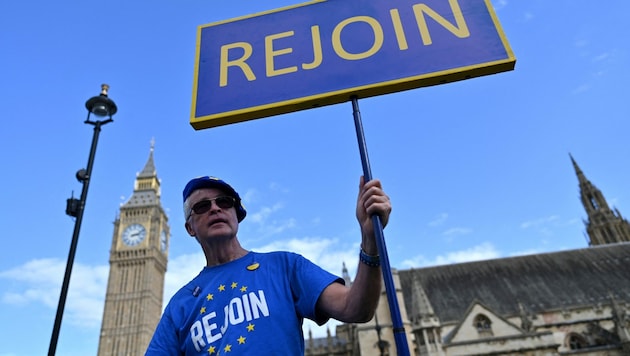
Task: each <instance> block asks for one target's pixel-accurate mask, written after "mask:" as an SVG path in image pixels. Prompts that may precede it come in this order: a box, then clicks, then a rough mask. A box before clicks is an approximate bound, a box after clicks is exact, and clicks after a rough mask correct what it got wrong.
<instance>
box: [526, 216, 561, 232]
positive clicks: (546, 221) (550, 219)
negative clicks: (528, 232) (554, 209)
mask: <svg viewBox="0 0 630 356" xmlns="http://www.w3.org/2000/svg"><path fill="white" fill-rule="evenodd" d="M557 220H558V216H557V215H551V216H548V217H545V218H540V219H536V220H529V221H525V222H522V223H521V228H522V229H528V228H530V227H541V226H543V225H547V224H549V223H551V222H554V221H557Z"/></svg>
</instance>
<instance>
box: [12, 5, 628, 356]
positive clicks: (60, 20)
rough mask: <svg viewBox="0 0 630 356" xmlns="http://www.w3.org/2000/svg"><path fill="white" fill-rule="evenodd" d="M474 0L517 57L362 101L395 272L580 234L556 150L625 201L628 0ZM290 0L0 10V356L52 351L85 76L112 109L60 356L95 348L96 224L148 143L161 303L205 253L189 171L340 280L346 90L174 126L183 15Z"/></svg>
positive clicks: (544, 248)
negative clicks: (323, 101)
mask: <svg viewBox="0 0 630 356" xmlns="http://www.w3.org/2000/svg"><path fill="white" fill-rule="evenodd" d="M334 1H340V0H334ZM492 3H493V5H494V7H495V9H496V12H497V16H498V18H499V20H500V22H501V25H502V27H503V30H504V32H505V34H506V36H507V38H508V41H509V43H510V45H511V47H512V50H513V51H514V54H515V56H516V58H517V63H516V68H515V70H514V71H511V72H506V73H500V74H496V75H491V76H486V77H481V78H474V79H471V80H467V81H462V82H457V83H451V84H446V85H440V86H434V87H429V88H421V89H415V90H410V91H406V92H401V93H395V94H390V95H385V96H379V97H374V98H369V99H363V100H361V101H360V102H359V105H360V109H361V114H362V117H363V126H364V131H365V136H366V141H367V146H368V151H369V156H370V162H371V165H372V173H373V175H374V176H375V177H377V178H379V179H381V180H382V181H383V185H384V187H385V189H386V191H387V193H388V194H389V195H390V197H391V199H392V204H393V213H392V216H391V220H390V224H389V226H388V227H387V228H386V229H385V238H386V240H387V247H388V252H389V257H390V263H391V265H392V267H394V268H398V269H407V268H411V267H423V266H431V265H436V264H447V263H456V262H462V261H470V260H479V259H489V258H499V257H506V256H512V255H519V254H529V253H542V252H549V251H557V250H564V249H576V248H584V247H586V246H587V242H586V239H585V233H584V231H585V229H584V225H583V222H582V219H584V218H585V217H586V216H585V212H584V210H583V208H582V206H581V203H580V201H579V199H578V197H579V196H578V186H577V178H576V176H575V173H574V171H573V167H572V166H571V162H570V159H569V153H571V154H572V155H573V157H574V158H575V159H576V160H577V162H578V164H579V165H580V167H581V168H582V170H583V171H584V173H585V174H586V176H587V177H588V178H589V179H590V180H591V181H592V182H593V183H594V184H595V185H596V186H597V187H598V188H600V189H601V190H602V192H603V193H604V195H605V197H606V198H607V200H608V202H609V204H611V205H612V206H615V207H617V208H618V209H619V210H620V211H621V213H622V214H624V216H628V215H630V190H629V189H628V187H627V182H628V179H629V178H630V168H629V167H628V164H627V158H628V157H629V156H630V145H628V144H627V140H628V132H630V124H629V123H628V118H629V116H630V109H629V105H628V99H627V89H624V88H626V87H627V84H628V83H629V82H630V74H629V71H628V69H627V67H628V63H629V62H630V61H629V56H630V42H629V41H628V40H627V39H628V38H630V29H629V28H628V27H627V26H623V25H622V24H624V23H626V22H627V19H626V18H625V17H626V14H627V13H628V12H630V5H629V4H628V3H627V2H624V1H619V0H613V1H609V2H606V3H605V4H603V3H602V4H594V3H593V2H587V1H584V0H573V1H569V0H559V1H552V2H549V1H543V0H531V1H513V0H502V1H496V0H494V1H492ZM292 4H294V2H292V1H289V0H273V1H243V0H233V1H229V2H222V1H208V0H206V1H201V0H188V1H164V0H157V1H152V2H150V3H149V2H133V1H132V2H130V1H121V0H111V1H107V2H96V1H64V2H50V1H40V0H24V1H11V2H8V1H5V2H3V3H2V5H0V48H2V52H1V55H0V103H1V108H2V111H1V115H2V128H1V129H0V165H1V167H2V171H3V174H2V177H1V178H0V182H1V184H0V197H1V198H2V205H1V209H2V210H1V213H0V219H1V220H0V221H1V222H2V228H3V229H4V237H3V239H2V241H3V243H4V247H3V248H2V249H0V315H2V317H0V335H2V336H0V355H2V356H7V355H41V354H45V353H46V351H47V350H48V345H49V342H50V335H51V332H52V327H53V322H54V318H55V312H56V307H57V302H58V299H59V289H60V287H61V282H62V280H63V272H64V269H65V265H66V259H67V256H68V249H69V246H70V240H71V237H72V231H73V228H74V222H73V220H72V219H71V218H70V217H68V216H66V215H65V203H66V199H68V198H69V197H70V196H71V194H72V193H73V192H74V195H75V196H78V195H79V194H80V191H81V185H80V184H79V183H78V182H77V181H76V179H75V178H74V174H75V172H76V171H77V170H78V169H80V168H83V167H85V165H86V163H87V159H88V153H89V148H90V143H91V139H92V133H93V130H92V126H89V125H85V124H84V123H83V121H84V120H85V117H86V110H85V107H84V103H85V101H86V100H87V99H88V98H90V97H91V96H94V95H97V94H98V92H99V90H100V85H101V83H108V84H110V86H111V89H110V97H111V98H112V99H113V100H115V102H116V103H117V105H118V109H119V111H118V113H117V114H116V116H115V117H114V122H113V123H111V124H108V125H106V126H104V127H103V130H102V132H101V135H100V140H99V143H98V150H97V153H96V158H95V165H94V171H93V177H92V181H91V183H90V191H89V194H88V199H87V205H86V211H85V215H84V218H83V224H82V228H81V234H80V239H79V244H78V249H77V253H76V260H75V264H74V269H73V273H72V279H71V283H70V291H69V294H68V300H67V304H66V310H65V314H64V318H63V324H62V327H61V333H60V337H59V344H58V347H57V354H58V355H92V354H96V350H97V346H98V335H99V330H100V320H101V317H102V312H103V300H104V297H105V288H106V283H107V274H108V269H109V263H108V259H109V249H110V245H111V239H112V234H113V225H112V222H113V221H114V219H115V218H116V214H117V212H118V208H119V206H120V204H122V203H124V202H125V201H126V199H128V198H129V196H130V195H131V193H132V191H133V183H134V179H135V176H136V173H137V172H139V171H140V170H141V169H142V168H143V166H144V164H145V163H146V161H147V158H148V156H149V150H150V147H151V140H152V139H154V140H155V151H154V158H155V165H156V168H157V172H158V176H159V178H160V179H161V180H162V205H163V206H164V207H165V209H166V210H167V212H168V214H169V218H170V220H169V223H170V226H171V232H172V237H171V246H170V260H169V266H168V272H167V276H166V291H165V298H168V297H170V295H171V294H172V293H173V292H174V291H175V290H176V289H177V288H178V287H179V286H181V285H182V284H183V283H184V282H185V281H187V280H188V279H190V278H192V277H193V276H194V275H195V274H196V273H197V272H198V271H199V270H200V269H201V268H202V266H203V264H204V259H203V256H202V255H201V252H200V250H199V247H198V245H197V244H196V242H195V241H194V240H193V239H192V238H190V237H189V236H188V235H187V234H186V232H185V230H184V228H183V224H184V221H183V216H182V212H181V203H182V202H181V189H182V188H183V186H184V185H185V183H186V182H187V181H188V180H189V179H190V178H191V177H194V176H199V175H206V174H210V175H215V176H219V177H222V178H224V179H225V180H227V181H228V182H230V183H231V184H232V185H233V186H234V187H235V188H236V189H237V190H238V191H239V192H240V193H241V195H243V196H244V198H245V204H246V207H247V209H248V217H247V218H246V219H245V220H244V221H243V223H242V224H241V227H240V232H239V238H240V239H241V241H242V243H243V245H244V246H245V247H246V248H248V249H252V250H258V251H267V250H273V249H286V250H291V251H296V252H300V253H303V254H304V255H305V256H307V257H308V258H310V259H312V260H313V261H315V262H317V263H318V264H320V265H322V266H323V267H324V268H326V269H328V270H330V271H332V272H334V273H340V270H341V262H342V261H345V262H346V264H347V265H348V268H349V269H350V273H351V275H353V274H354V271H355V269H356V264H357V261H358V258H357V255H358V243H359V230H358V225H357V223H356V220H355V217H354V205H355V199H356V192H357V186H358V181H359V176H360V175H361V174H362V169H361V162H360V157H359V152H358V148H357V141H356V135H355V131H354V122H353V118H352V106H351V104H350V103H349V102H348V103H343V104H339V105H334V106H327V107H322V108H318V109H313V110H308V111H302V112H297V113H291V114H285V115H279V116H275V117H271V118H265V119H261V120H254V121H248V122H243V123H238V124H234V125H229V126H222V127H217V128H213V129H208V130H201V131H195V130H193V129H192V127H191V126H190V125H189V123H188V121H189V115H190V107H191V94H192V82H193V67H194V56H195V45H196V29H197V26H199V25H202V24H207V23H210V22H214V21H219V20H225V19H229V18H233V17H237V16H242V15H247V14H250V13H256V12H260V11H265V10H270V9H274V8H278V7H283V6H287V5H292ZM329 327H331V328H333V327H334V325H332V326H330V325H329ZM306 328H307V329H308V328H311V329H312V330H313V331H314V333H315V335H323V334H325V330H326V329H325V327H324V328H315V327H314V326H312V324H309V325H307V326H306Z"/></svg>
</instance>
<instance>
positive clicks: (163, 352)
mask: <svg viewBox="0 0 630 356" xmlns="http://www.w3.org/2000/svg"><path fill="white" fill-rule="evenodd" d="M169 307H170V305H168V306H167V307H166V309H165V310H164V314H163V315H162V318H161V319H160V322H159V323H158V326H157V328H156V329H155V332H154V333H153V338H152V339H151V342H150V343H149V347H148V348H147V351H146V353H145V356H170V355H183V353H182V352H181V351H180V349H179V342H178V340H177V326H176V325H175V323H174V322H173V319H172V317H171V313H170V311H171V310H170V308H169Z"/></svg>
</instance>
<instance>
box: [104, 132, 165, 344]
mask: <svg viewBox="0 0 630 356" xmlns="http://www.w3.org/2000/svg"><path fill="white" fill-rule="evenodd" d="M169 238H170V231H169V226H168V217H167V216H166V213H165V212H164V209H163V208H162V205H161V203H160V181H159V180H158V178H157V174H156V171H155V165H154V163H153V142H152V143H151V151H150V153H149V159H148V160H147V163H146V164H145V166H144V169H142V172H140V173H138V174H137V176H136V181H135V184H134V189H133V194H132V196H131V198H129V200H128V201H127V202H126V203H124V204H122V205H121V207H120V215H119V216H118V218H117V219H116V220H115V221H114V236H113V238H112V246H111V250H110V255H109V265H110V268H109V279H108V281H107V293H106V295H105V308H104V311H103V321H102V325H101V335H100V339H99V345H98V355H99V356H114V355H115V356H121V355H123V356H127V355H129V356H136V355H143V354H144V352H145V351H146V348H147V346H148V345H149V341H150V340H151V337H152V336H153V332H154V330H155V327H156V326H157V323H158V321H159V320H160V316H161V314H162V299H163V293H164V274H165V273H166V264H167V259H168V243H169Z"/></svg>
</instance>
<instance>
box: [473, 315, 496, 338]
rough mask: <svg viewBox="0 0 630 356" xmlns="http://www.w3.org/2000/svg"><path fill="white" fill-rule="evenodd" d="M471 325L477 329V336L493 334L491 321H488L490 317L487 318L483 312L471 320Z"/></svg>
mask: <svg viewBox="0 0 630 356" xmlns="http://www.w3.org/2000/svg"><path fill="white" fill-rule="evenodd" d="M473 326H474V327H475V329H477V332H478V333H479V336H483V337H488V336H493V333H492V322H491V321H490V319H488V317H487V316H485V315H483V314H478V315H477V316H476V317H475V319H474V321H473Z"/></svg>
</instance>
